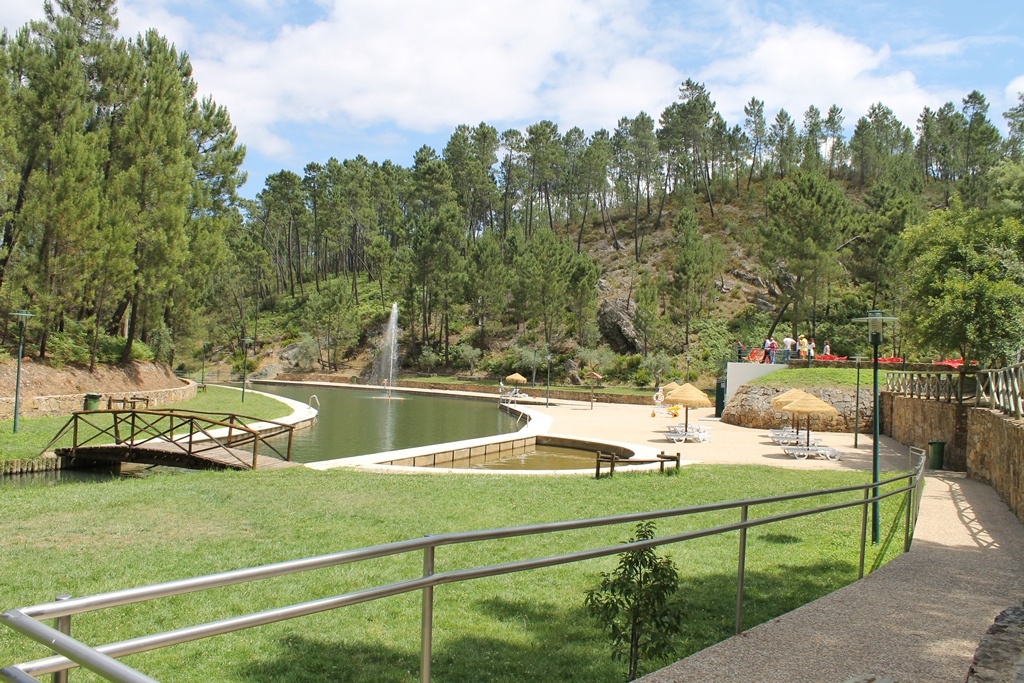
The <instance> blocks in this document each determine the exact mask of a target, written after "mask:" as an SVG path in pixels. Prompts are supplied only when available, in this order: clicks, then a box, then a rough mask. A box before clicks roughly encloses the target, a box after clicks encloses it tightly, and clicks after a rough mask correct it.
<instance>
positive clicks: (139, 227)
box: [0, 0, 1024, 385]
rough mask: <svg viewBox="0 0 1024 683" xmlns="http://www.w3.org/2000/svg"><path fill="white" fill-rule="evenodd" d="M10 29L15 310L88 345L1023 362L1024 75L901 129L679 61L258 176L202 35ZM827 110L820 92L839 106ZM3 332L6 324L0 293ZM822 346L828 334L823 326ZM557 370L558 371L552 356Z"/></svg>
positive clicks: (95, 7) (492, 363)
mask: <svg viewBox="0 0 1024 683" xmlns="http://www.w3.org/2000/svg"><path fill="white" fill-rule="evenodd" d="M46 7H47V12H46V20H45V21H42V22H38V23H33V24H30V25H28V26H26V27H23V28H22V29H21V30H20V31H18V32H17V33H16V34H15V35H13V36H4V38H3V41H2V44H0V72H2V74H3V79H4V81H3V88H2V89H0V225H2V228H0V311H2V312H3V313H9V312H11V311H14V310H17V309H26V310H28V311H30V312H31V313H33V314H34V315H35V317H34V318H32V319H31V321H30V323H29V338H30V340H31V343H32V347H33V349H32V352H33V354H34V355H36V356H38V357H40V358H44V359H45V358H50V359H53V360H55V361H57V362H75V363H82V364H90V365H91V364H93V363H95V362H97V361H118V360H120V361H125V360H128V359H130V358H132V357H139V356H140V355H141V356H146V355H147V354H152V355H154V356H155V357H156V358H157V359H159V360H163V361H166V362H169V363H171V364H172V365H177V364H184V365H186V366H188V365H193V364H196V363H197V362H198V359H199V357H200V355H202V354H205V353H206V352H207V349H209V348H210V347H211V346H213V347H214V348H221V349H227V350H237V349H238V345H239V340H240V339H243V338H246V337H250V338H253V339H255V340H256V341H255V343H256V344H257V345H259V344H262V343H266V342H271V341H272V342H275V343H280V344H285V343H290V342H295V343H297V344H298V347H299V350H300V352H299V354H298V356H297V358H298V359H299V362H300V363H301V364H304V365H310V366H312V365H315V364H316V361H317V360H320V361H322V363H324V364H326V365H327V366H328V367H330V366H332V365H335V364H338V363H340V362H341V361H342V360H343V359H345V358H346V357H350V356H352V355H354V354H356V353H358V351H359V349H360V348H362V347H365V346H366V345H367V343H368V341H369V340H370V338H371V337H372V336H373V335H374V334H375V333H376V331H377V330H378V329H379V327H380V326H381V324H382V322H383V321H384V320H385V319H386V316H387V314H388V312H389V311H390V307H391V302H393V301H394V302H398V306H399V309H400V311H401V320H402V328H403V330H404V336H403V340H402V341H403V349H404V353H405V363H406V365H407V366H412V367H419V368H421V369H425V370H432V369H436V368H439V367H442V366H448V367H455V368H473V369H479V368H483V369H485V370H487V371H491V372H495V373H504V372H506V371H511V370H513V369H530V368H531V367H532V368H533V369H536V367H537V366H538V365H539V364H543V360H544V359H546V358H547V357H548V356H549V355H551V356H552V357H554V358H555V359H557V361H558V363H556V365H555V367H558V368H566V367H570V368H577V369H580V370H583V369H586V368H597V369H598V371H599V372H601V373H602V374H605V375H610V376H612V377H616V378H618V379H621V380H623V381H630V382H636V383H637V384H641V385H644V384H647V383H649V382H652V381H658V380H659V379H661V378H664V377H669V376H678V375H679V374H681V373H682V372H683V371H684V370H685V371H686V372H687V373H689V374H691V375H694V376H696V375H698V374H700V373H706V372H714V371H715V370H716V368H717V366H718V364H719V362H720V361H721V359H722V358H723V356H725V355H726V354H728V353H730V350H731V347H732V341H733V339H736V338H739V339H741V340H742V341H743V342H744V343H746V344H751V343H753V344H757V343H759V341H760V340H761V339H763V338H764V337H765V336H767V335H775V336H777V337H779V338H781V336H782V335H783V334H790V335H792V336H796V334H797V333H802V334H806V335H808V336H814V337H816V338H818V339H819V340H824V339H826V338H827V339H830V340H831V342H832V344H831V345H832V348H833V349H834V350H836V351H837V352H839V353H841V354H843V355H853V354H856V353H864V352H865V351H866V348H867V343H866V337H867V334H866V330H865V329H864V325H863V323H858V322H853V318H856V317H860V316H863V315H864V313H865V311H867V310H869V309H885V310H886V311H887V312H889V313H891V314H893V315H895V316H897V317H898V318H899V323H898V325H897V326H896V328H895V334H894V335H887V337H888V340H887V344H889V345H891V347H892V348H891V349H890V350H891V351H892V353H893V354H895V355H905V356H910V357H915V358H920V359H925V360H930V359H931V358H933V357H936V356H950V355H958V356H962V357H963V358H965V359H968V360H975V359H976V360H979V361H981V362H982V363H984V364H987V365H1000V364H1005V363H1007V362H1014V361H1015V360H1016V354H1017V352H1018V350H1019V349H1020V348H1021V346H1022V342H1021V340H1022V338H1024V227H1022V224H1021V220H1022V219H1024V96H1022V97H1021V99H1020V103H1019V104H1018V105H1017V106H1016V107H1014V108H1012V109H1011V110H1010V111H1008V112H1005V113H1004V114H1002V116H1003V117H1005V121H1006V128H1007V131H1008V132H1007V134H1006V135H1003V134H1002V133H1001V132H1000V129H999V127H997V126H996V125H995V123H994V119H995V117H996V116H997V114H994V113H992V112H990V111H989V105H988V103H987V102H986V100H985V97H984V96H983V95H982V94H981V93H980V92H977V91H975V92H971V93H967V94H966V95H965V96H964V98H963V99H962V100H961V101H960V102H959V103H957V102H948V103H946V104H945V105H943V106H941V107H939V108H938V109H935V110H932V109H928V108H926V109H925V110H924V111H922V112H921V114H920V116H919V117H918V119H917V120H916V121H914V122H910V123H909V125H908V123H905V122H902V121H900V120H898V119H897V118H896V116H895V115H894V114H893V112H892V110H890V109H889V108H888V107H886V106H885V105H884V104H883V103H877V104H875V105H873V106H872V107H870V109H869V110H868V111H867V112H843V111H842V110H841V109H840V108H839V107H837V106H834V105H833V106H828V107H825V108H819V107H817V106H814V105H811V106H809V107H808V108H807V110H806V111H804V112H802V113H796V112H794V113H789V112H787V111H785V110H784V109H781V110H778V111H777V113H776V114H775V115H774V116H770V114H769V113H768V112H770V111H771V102H770V93H766V94H765V97H766V98H767V99H766V100H761V99H759V98H758V97H757V96H752V97H751V99H750V101H749V102H748V103H747V105H746V107H745V109H744V111H745V118H744V119H743V120H742V121H735V122H729V121H726V120H725V119H724V118H723V116H722V115H721V114H720V113H719V112H718V111H717V110H716V104H715V101H714V99H713V95H712V93H710V92H709V91H708V90H707V88H705V86H704V85H703V84H701V83H697V82H694V81H692V80H687V81H686V82H684V83H683V84H682V85H681V87H680V89H679V97H678V100H677V101H676V102H674V103H673V104H672V105H670V106H669V107H667V108H666V109H665V110H664V111H662V112H657V113H655V114H653V115H652V114H649V113H646V112H639V113H636V114H633V115H630V114H627V115H624V116H623V117H622V118H621V119H620V120H619V121H618V123H617V125H616V126H615V128H614V130H611V131H608V130H597V131H592V132H589V133H588V132H587V131H584V130H581V129H580V128H576V127H573V128H569V129H567V130H559V127H558V126H557V125H556V124H555V123H553V122H551V121H546V120H545V121H538V122H536V123H534V124H532V125H529V126H527V127H526V128H525V129H524V130H517V129H510V130H505V131H499V130H497V129H496V128H494V127H493V126H491V125H488V124H487V123H486V122H481V123H478V124H475V125H462V126H459V127H457V128H456V129H455V130H454V131H453V132H452V134H451V137H450V138H449V140H448V142H447V144H446V145H445V147H444V149H441V150H435V149H431V148H429V147H426V146H424V147H422V148H421V149H420V150H419V151H418V152H417V153H416V154H415V157H414V159H413V160H412V163H411V165H409V166H408V167H406V166H402V165H400V164H397V163H393V162H391V161H385V162H383V163H378V162H374V161H370V160H368V159H366V158H364V157H362V156H357V157H356V158H353V159H344V160H338V159H336V158H333V157H330V158H327V159H320V160H313V161H310V163H308V164H307V165H306V166H305V168H304V169H303V173H302V175H299V174H297V173H295V172H292V171H288V170H282V171H280V172H278V173H275V174H273V175H271V176H269V177H268V178H267V179H266V182H265V185H264V187H263V188H262V190H261V191H260V192H259V193H258V195H257V196H256V198H255V199H254V200H246V199H242V198H240V197H239V195H238V188H239V186H240V184H241V183H242V182H244V174H243V173H242V172H241V170H240V169H241V164H242V162H243V160H244V154H245V149H244V147H243V146H242V144H240V142H239V140H238V139H237V134H236V131H235V129H234V127H233V125H232V123H231V119H230V116H229V114H228V112H227V111H226V110H225V109H224V108H223V107H222V106H219V105H217V104H216V102H214V101H213V100H211V99H208V98H206V99H199V98H197V94H196V93H197V89H196V84H195V82H194V81H193V80H192V75H191V66H190V64H189V59H188V56H187V55H185V54H182V53H179V52H177V51H176V49H175V48H174V46H173V45H171V44H170V43H168V41H167V40H166V39H164V38H163V37H161V36H160V34H159V33H158V32H157V31H155V30H153V31H150V32H148V33H146V34H145V35H140V36H138V37H136V38H135V39H133V40H130V41H128V40H123V39H120V38H118V37H116V35H115V29H116V25H117V23H116V9H115V3H114V2H113V0H92V1H91V2H85V1H83V0H58V2H56V3H55V4H53V5H51V4H50V3H47V5H46ZM822 104H826V103H822ZM5 320H7V321H8V322H7V323H5V325H6V328H5V336H4V340H5V342H6V343H8V344H9V343H10V341H11V339H12V334H11V332H12V330H14V329H15V327H14V326H13V325H11V324H10V322H9V320H10V318H9V316H5ZM819 348H820V344H819ZM561 371H563V370H560V372H561Z"/></svg>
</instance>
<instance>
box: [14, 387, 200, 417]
mask: <svg viewBox="0 0 1024 683" xmlns="http://www.w3.org/2000/svg"><path fill="white" fill-rule="evenodd" d="M182 382H183V383H182V385H181V386H180V387H175V388H173V389H154V390H151V391H112V392H109V393H106V394H102V395H101V398H100V406H99V407H100V408H106V407H107V399H108V398H115V399H119V398H131V397H134V396H138V397H145V398H148V399H149V407H150V408H155V407H157V406H161V405H165V404H168V403H177V402H178V401H187V400H188V399H190V398H194V397H195V395H196V388H197V386H198V385H197V384H196V383H195V382H190V381H188V380H182ZM84 405H85V394H61V395H58V396H21V397H20V405H19V406H18V415H19V416H20V417H54V416H58V415H70V414H71V413H73V412H75V411H76V410H82V407H83V406H84ZM13 417H14V399H13V398H0V420H10V419H13Z"/></svg>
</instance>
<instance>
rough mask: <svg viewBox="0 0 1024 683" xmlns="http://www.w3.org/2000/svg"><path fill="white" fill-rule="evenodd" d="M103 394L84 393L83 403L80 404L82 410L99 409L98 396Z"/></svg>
mask: <svg viewBox="0 0 1024 683" xmlns="http://www.w3.org/2000/svg"><path fill="white" fill-rule="evenodd" d="M101 396H103V394H86V395H85V403H84V404H83V405H82V409H83V410H99V409H100V397H101Z"/></svg>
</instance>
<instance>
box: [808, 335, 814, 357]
mask: <svg viewBox="0 0 1024 683" xmlns="http://www.w3.org/2000/svg"><path fill="white" fill-rule="evenodd" d="M807 359H808V360H814V337H811V338H810V339H808V340H807Z"/></svg>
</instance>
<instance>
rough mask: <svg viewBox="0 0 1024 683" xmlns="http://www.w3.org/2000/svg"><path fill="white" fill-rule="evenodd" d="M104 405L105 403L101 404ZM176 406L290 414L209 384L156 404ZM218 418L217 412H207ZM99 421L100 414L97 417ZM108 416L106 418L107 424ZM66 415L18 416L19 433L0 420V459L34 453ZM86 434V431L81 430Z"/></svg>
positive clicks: (267, 401) (66, 440)
mask: <svg viewBox="0 0 1024 683" xmlns="http://www.w3.org/2000/svg"><path fill="white" fill-rule="evenodd" d="M101 407H106V404H105V403H103V404H101ZM165 408H176V409H180V410H196V411H204V412H223V413H236V414H242V415H251V416H253V417H257V418H260V419H264V420H273V419H276V418H280V417H284V416H285V415H290V414H291V408H289V407H288V406H287V405H286V404H284V403H282V402H281V401H278V400H276V399H273V398H270V397H268V396H264V395H262V394H258V393H255V392H252V391H246V392H245V403H242V392H240V391H238V390H235V389H229V388H227V387H218V386H214V385H208V387H207V390H206V392H205V393H200V394H197V395H196V397H195V398H193V399H189V400H188V401H181V402H178V403H170V404H166V405H162V406H159V409H165ZM210 417H211V418H213V419H217V416H213V415H211V416H210ZM96 420H97V422H99V421H100V420H99V418H96ZM109 421H110V418H107V422H104V424H107V423H108V422H109ZM67 422H68V416H66V415H65V416H59V417H35V418H25V417H21V418H19V420H18V433H17V434H15V433H14V420H13V419H12V420H5V421H3V422H0V461H2V460H20V459H23V458H25V459H28V458H35V457H37V456H38V455H39V454H40V452H41V451H42V450H43V449H44V448H45V447H46V444H48V443H50V440H51V439H53V437H54V436H56V435H57V433H58V432H59V431H60V430H61V428H62V427H63V426H64V425H65V424H67ZM83 436H85V434H83ZM71 438H72V437H71V434H70V433H69V434H67V435H65V436H64V437H62V438H61V440H60V441H59V442H58V443H57V444H56V445H55V446H54V447H60V446H65V445H67V446H70V445H71Z"/></svg>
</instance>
